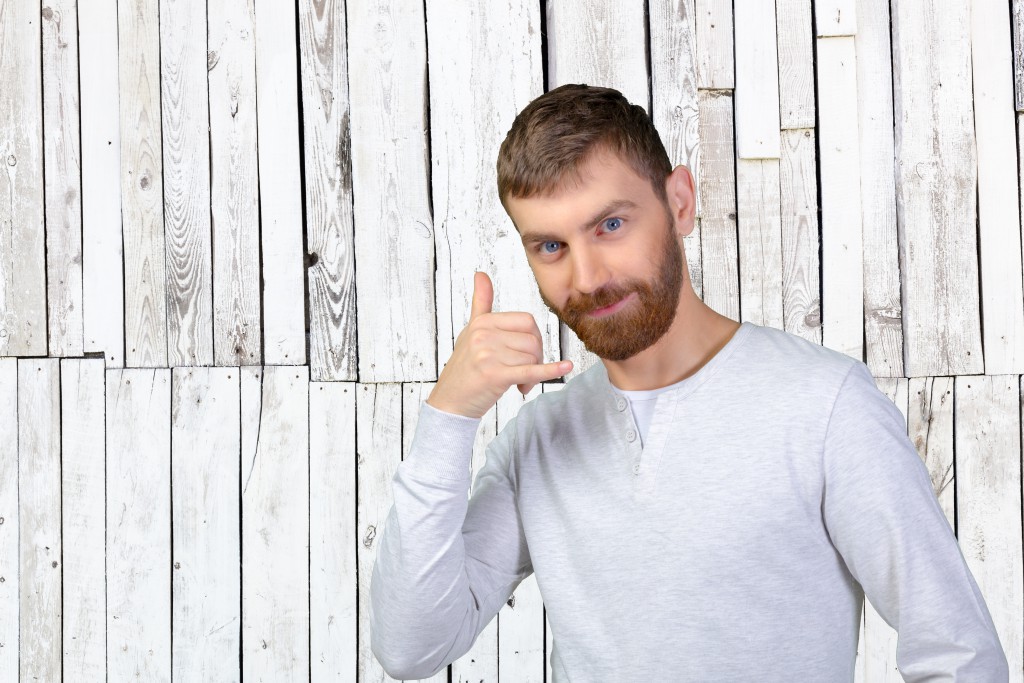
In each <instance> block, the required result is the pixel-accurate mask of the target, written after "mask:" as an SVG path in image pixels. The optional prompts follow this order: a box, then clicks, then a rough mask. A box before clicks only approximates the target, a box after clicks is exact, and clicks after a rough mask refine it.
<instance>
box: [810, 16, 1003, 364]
mask: <svg viewBox="0 0 1024 683" xmlns="http://www.w3.org/2000/svg"><path fill="white" fill-rule="evenodd" d="M892 9H893V14H892V34H893V108H894V112H895V122H896V135H895V144H896V216H897V221H898V226H899V229H900V271H901V276H902V280H901V286H902V290H901V291H902V302H903V340H904V345H903V357H904V374H905V375H907V376H908V377H920V376H934V375H959V374H978V373H981V372H982V371H983V370H984V364H983V359H982V357H981V350H982V349H981V329H980V327H981V321H980V311H979V309H978V306H979V303H978V256H977V254H978V245H977V234H976V231H975V230H974V229H964V226H973V225H975V221H976V219H977V203H976V190H977V174H976V173H977V166H976V163H977V158H976V154H975V145H974V128H975V126H974V114H973V101H972V97H971V87H970V83H971V64H970V62H971V51H970V42H969V40H968V36H967V34H966V32H965V31H964V30H963V27H965V26H968V25H969V22H970V14H969V13H970V5H968V4H966V3H952V4H950V3H938V2H901V3H894V4H893V5H892ZM819 56H820V55H819ZM822 147H823V148H824V145H822Z"/></svg>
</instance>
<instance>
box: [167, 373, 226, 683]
mask: <svg viewBox="0 0 1024 683" xmlns="http://www.w3.org/2000/svg"><path fill="white" fill-rule="evenodd" d="M239 386H240V384H239V378H238V370H237V369H232V368H174V370H173V373H172V396H171V443H172V444H173V447H172V452H171V492H172V498H171V506H172V508H171V509H172V510H174V519H173V520H172V522H173V523H172V525H171V526H172V528H173V535H172V539H171V542H172V546H171V552H172V557H171V561H172V566H173V568H174V569H173V572H172V584H171V590H172V592H173V597H172V602H173V605H174V608H173V615H172V620H171V621H172V642H173V649H172V651H171V662H172V669H173V671H174V680H176V681H234V680H239V678H240V675H241V672H240V671H239V666H240V665H239V654H240V650H241V642H242V632H241V631H242V628H241V614H240V609H241V607H240V605H239V601H238V595H239V590H240V582H241V577H240V575H239V566H240V562H241V544H240V538H239V530H238V520H239V508H238V486H239V483H238V482H239V461H240V455H241V452H240V450H241V442H240V441H241V440H240V436H239V429H238V425H239V421H240V398H239V397H240V394H239Z"/></svg>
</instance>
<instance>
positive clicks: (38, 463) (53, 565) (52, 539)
mask: <svg viewBox="0 0 1024 683" xmlns="http://www.w3.org/2000/svg"><path fill="white" fill-rule="evenodd" d="M60 441H61V439H60V361H59V360H58V359H56V358H34V359H30V360H19V361H18V508H19V514H18V537H19V539H20V543H19V545H20V551H21V552H20V567H19V569H18V587H19V589H20V591H21V610H20V612H21V629H20V630H21V640H20V642H19V648H18V649H19V651H20V653H21V664H20V676H21V679H22V680H28V681H56V680H59V679H60V678H61V635H62V633H63V625H62V623H61V612H62V609H61V575H62V573H63V571H64V566H63V564H62V562H63V557H62V544H63V539H62V538H61V528H60V520H61V511H60V502H61V501H60V497H61V494H60V479H61V477H60V457H61V453H60Z"/></svg>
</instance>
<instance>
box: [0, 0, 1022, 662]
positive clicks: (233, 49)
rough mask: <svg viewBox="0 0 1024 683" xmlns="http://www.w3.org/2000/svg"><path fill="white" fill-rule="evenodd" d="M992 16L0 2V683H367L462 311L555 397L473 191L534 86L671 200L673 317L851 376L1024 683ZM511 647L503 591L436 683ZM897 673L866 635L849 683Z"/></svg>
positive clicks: (829, 5) (527, 287) (508, 411)
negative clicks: (396, 514) (418, 423)
mask: <svg viewBox="0 0 1024 683" xmlns="http://www.w3.org/2000/svg"><path fill="white" fill-rule="evenodd" d="M734 4H735V12H734V10H733V5H734ZM1022 7H1024V1H1021V0H1013V2H1011V3H1008V2H1005V1H1003V2H995V1H988V0H972V1H969V2H960V3H947V2H940V1H939V0H920V1H914V2H910V1H909V0H893V1H892V4H891V6H890V3H889V2H887V0H818V1H815V2H811V1H810V0H775V2H774V3H773V2H771V1H770V0H762V1H757V0H739V1H737V2H735V3H733V2H732V1H731V0H675V1H673V2H669V1H668V0H646V1H645V2H611V1H610V0H607V1H590V2H585V1H583V0H546V1H545V0H540V1H538V0H506V1H505V2H503V3H476V2H469V1H467V0H443V1H442V0H426V1H425V2H420V1H418V0H417V1H416V2H411V1H408V0H349V1H348V2H347V3H345V2H343V1H342V0H338V1H337V2H335V1H332V0H297V2H295V3H294V4H290V3H285V2H277V1H274V0H159V1H158V0H120V2H118V1H117V0H90V1H89V2H88V3H85V2H83V3H81V6H79V4H78V3H76V2H75V0H42V2H41V3H40V2H33V1H31V0H0V170H2V172H0V356H3V358H0V682H6V681H17V680H25V681H28V680H37V679H38V680H46V681H55V680H60V679H61V677H62V675H63V676H64V677H67V678H69V679H71V680H76V681H78V680H81V681H87V680H103V679H104V677H105V676H106V677H109V679H110V680H123V679H126V678H128V677H137V678H140V679H142V680H147V681H159V680H171V679H173V680H238V679H239V678H240V677H241V676H244V677H246V678H247V679H250V680H268V681H284V680H306V679H307V678H310V679H313V680H318V681H328V680H330V681H351V680H357V679H358V680H367V681H369V680H373V681H379V680H385V679H386V678H387V677H386V676H385V675H384V674H383V672H382V671H381V670H380V668H379V666H378V665H377V663H376V661H375V660H374V659H373V658H372V656H371V655H370V651H369V646H368V629H367V623H368V605H367V598H368V581H369V576H370V570H371V568H372V565H373V560H374V554H375V552H376V544H375V538H376V534H377V533H378V525H380V524H381V523H382V522H383V520H384V519H385V517H386V514H387V512H388V509H389V507H390V504H391V490H390V479H391V476H392V475H393V473H394V470H395V467H396V466H397V464H398V463H399V462H400V460H401V458H402V453H403V452H404V448H405V447H406V445H407V444H408V441H409V439H410V438H411V435H412V430H413V427H414V423H415V417H416V411H417V408H418V405H419V402H420V401H421V400H422V399H423V398H424V397H425V396H426V395H427V394H428V393H429V391H430V389H431V386H432V385H431V384H430V383H431V382H432V381H434V380H436V378H437V373H438V370H439V368H441V367H443V365H444V363H445V361H446V360H447V358H448V356H449V355H450V353H451V349H452V345H453V343H454V339H455V337H456V336H457V334H458V332H459V331H460V330H461V329H462V327H463V325H464V324H465V323H466V322H467V320H468V314H469V300H470V294H471V288H472V274H473V271H474V270H475V269H483V270H486V271H487V272H489V273H490V274H491V276H492V278H493V279H494V281H495V285H496V300H495V308H496V309H497V310H513V309H519V310H527V311H530V312H532V313H534V314H535V315H536V316H537V318H538V321H539V322H540V327H541V330H542V332H543V333H544V335H545V349H546V354H547V356H548V357H549V359H554V358H555V357H557V356H559V354H565V356H566V357H570V358H572V359H573V360H574V361H576V363H577V368H578V370H579V369H582V368H585V367H588V366H589V365H590V363H592V362H593V359H592V358H589V357H588V356H587V354H586V353H585V352H584V351H583V350H582V348H581V346H580V344H579V342H578V341H577V340H576V339H575V338H574V337H573V335H572V334H571V333H570V332H568V331H567V330H565V329H560V328H559V325H558V323H557V320H556V319H554V317H553V316H552V315H551V314H550V313H548V311H547V310H546V309H545V308H544V307H543V305H542V304H541V302H540V299H539V297H538V296H537V293H536V289H535V285H534V284H533V281H532V277H531V275H530V272H529V269H528V267H527V265H526V262H525V258H524V256H523V254H522V247H521V245H520V244H518V243H517V241H516V239H515V232H514V229H513V228H512V226H511V224H510V223H509V221H508V220H507V218H506V217H505V215H504V214H503V212H502V211H501V207H500V205H499V203H498V202H497V199H496V196H495V191H494V170H493V169H494V159H495V155H496V152H497V148H498V145H499V144H500V142H501V140H502V138H503V137H504V134H505V132H506V131H507V129H508V127H509V125H510V123H511V121H512V119H513V117H514V115H515V113H516V112H517V111H518V110H519V109H520V108H522V107H523V106H524V105H525V104H526V103H527V102H528V101H529V100H530V99H532V98H533V97H535V96H536V95H538V94H540V93H541V92H543V91H544V90H545V89H546V88H551V87H554V86H557V85H559V84H562V83H566V82H588V83H592V84H603V85H610V86H614V87H617V88H619V89H621V90H622V91H623V92H624V93H625V94H626V95H627V97H629V98H630V99H631V100H632V101H634V102H637V103H640V104H643V105H645V106H647V108H648V110H649V111H650V112H651V113H652V115H653V116H654V119H655V121H656V123H657V125H658V127H659V129H660V131H661V132H662V135H663V138H664V141H665V143H666V146H667V148H668V149H669V151H670V155H671V156H672V157H673V160H674V162H676V163H683V164H687V165H689V166H690V167H691V168H693V169H694V171H695V173H696V176H697V179H698V185H699V194H700V207H699V225H698V227H697V229H696V230H695V231H694V233H693V234H692V235H691V236H690V237H688V238H687V240H686V257H687V259H688V263H689V267H690V272H691V274H692V278H693V281H694V287H695V289H696V290H697V292H698V294H699V295H701V296H702V297H703V298H704V300H705V301H707V302H708V303H709V304H710V305H711V306H712V307H714V308H715V309H716V310H718V311H720V312H722V313H723V314H725V315H728V316H730V317H732V318H735V319H738V320H750V321H753V322H756V323H758V324H762V325H770V326H773V327H777V328H781V329H785V330H787V331H789V332H792V333H794V334H797V335H800V336H802V337H805V338H807V339H810V340H812V341H814V342H817V343H823V344H825V345H826V346H829V347H831V348H835V349H837V350H840V351H842V352H844V353H847V354H849V355H851V356H853V357H855V358H858V359H862V360H864V361H865V362H866V363H867V364H868V366H869V367H870V368H871V370H872V372H873V374H874V375H875V376H876V378H877V381H878V384H879V386H880V388H881V389H882V390H883V391H885V392H886V393H887V394H888V395H889V396H890V397H891V398H892V400H893V401H895V403H896V404H897V405H898V406H899V408H900V410H901V411H903V412H904V414H905V415H906V417H907V422H908V429H909V433H910V436H911V438H912V439H913V440H914V443H915V444H916V445H917V446H918V449H919V452H920V454H921V456H922V458H924V460H925V462H926V463H927V465H928V468H929V470H930V471H931V473H932V477H933V482H934V484H935V487H936V491H937V493H938V496H939V499H940V501H941V503H942V505H943V507H944V509H945V510H946V512H947V515H948V516H949V520H950V523H951V524H952V525H953V527H954V529H955V530H956V532H957V534H958V538H959V540H960V545H961V548H962V550H963V552H964V555H965V556H966V558H967V560H968V563H969V564H970V566H971V568H972V571H973V572H974V575H975V577H976V578H977V580H978V583H979V585H980V586H981V588H982V591H983V592H984V594H985V595H986V597H987V599H988V604H989V607H990V609H991V611H992V613H993V617H994V619H995V621H996V624H997V626H998V628H999V633H1000V637H1001V639H1002V642H1003V644H1004V647H1005V648H1006V651H1007V655H1008V658H1009V661H1010V668H1011V672H1012V673H1011V679H1012V680H1013V681H1018V682H1019V681H1021V680H1024V616H1022V615H1024V570H1022V552H1021V548H1022V532H1021V494H1022V487H1021V437H1022V423H1021V396H1022V387H1024V385H1022V377H1021V376H1022V373H1024V295H1022V265H1021V264H1022V252H1021V218H1020V216H1021V214H1020V192H1019V188H1020V182H1021V178H1022V176H1021V159H1020V156H1019V155H1018V151H1017V149H1018V146H1017V141H1018V137H1019V135H1020V132H1021V128H1022V126H1024V118H1021V116H1022V115H1021V114H1020V113H1018V112H1024V59H1022V52H1024V47H1022V46H1024V10H1022ZM557 386H558V385H557V384H553V385H549V386H546V387H545V388H544V390H554V389H556V388H557ZM521 403H522V399H521V398H520V397H518V396H517V395H515V393H514V392H513V393H510V394H509V395H507V396H506V397H505V398H503V399H502V401H501V402H499V404H498V406H497V407H496V409H495V410H494V411H492V413H490V414H489V415H488V416H487V417H485V419H484V425H483V427H482V429H481V433H480V438H479V440H478V444H477V446H478V447H477V453H476V455H475V456H474V468H478V467H479V466H480V465H481V463H482V458H483V446H484V445H485V444H486V442H487V440H488V439H489V438H490V437H491V436H493V434H494V433H495V432H496V430H497V429H498V428H500V426H502V425H504V423H505V422H507V421H508V419H509V418H510V417H512V416H513V415H514V414H515V412H516V410H517V409H518V407H519V406H520V405H521ZM550 643H551V634H550V632H549V631H547V629H546V628H545V620H544V613H543V605H542V603H541V599H540V595H539V593H538V591H537V588H536V582H535V580H534V579H532V578H531V579H530V580H529V581H527V582H525V583H524V584H523V585H522V586H520V588H519V589H518V590H517V592H516V595H515V596H514V598H513V600H510V602H509V605H508V607H506V608H505V609H503V611H502V613H501V614H500V615H499V617H498V619H496V620H495V621H494V622H492V624H491V625H490V626H488V628H487V629H486V630H485V631H484V632H483V634H482V635H481V636H480V638H479V640H478V641H477V643H476V645H475V646H474V649H473V650H472V651H471V652H470V653H468V654H467V655H465V656H464V657H462V658H461V659H460V660H458V661H457V662H456V663H455V664H453V665H452V666H451V667H450V675H451V677H452V680H474V681H477V680H486V681H496V680H499V679H500V680H505V681H542V680H545V675H546V673H545V668H546V665H545V661H546V653H547V652H548V651H549V649H550ZM894 648H895V637H894V635H893V633H892V631H891V630H890V629H889V628H888V626H886V625H885V624H884V622H882V621H881V619H880V618H879V617H878V616H877V615H876V614H875V613H874V611H873V610H872V609H870V608H868V609H867V611H866V615H865V625H864V637H863V638H862V641H861V654H860V657H859V660H858V680H859V681H872V682H873V681H890V680H893V681H894V680H900V679H899V676H898V673H897V672H896V670H895V659H894V652H895V650H894ZM448 675H449V674H448V673H447V672H442V673H441V674H439V675H438V676H437V677H436V680H440V681H445V680H448ZM548 680H550V676H548Z"/></svg>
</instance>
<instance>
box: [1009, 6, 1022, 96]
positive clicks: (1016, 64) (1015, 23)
mask: <svg viewBox="0 0 1024 683" xmlns="http://www.w3.org/2000/svg"><path fill="white" fill-rule="evenodd" d="M1010 13H1011V17H1010V21H1011V22H1012V26H1011V29H1012V31H1013V86H1014V88H1013V89H1014V93H1015V95H1016V97H1015V98H1014V103H1015V104H1016V108H1017V111H1019V112H1020V111H1024V0H1011V4H1010Z"/></svg>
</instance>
